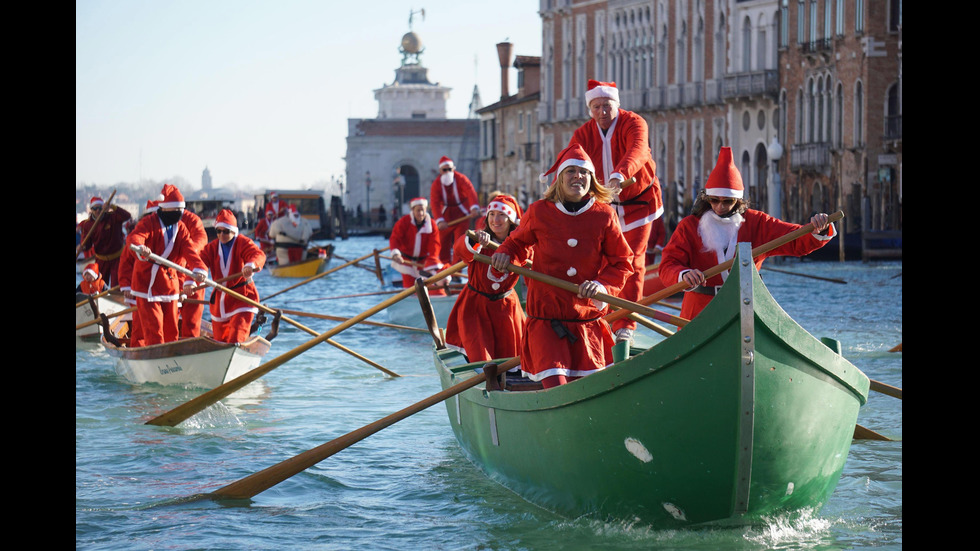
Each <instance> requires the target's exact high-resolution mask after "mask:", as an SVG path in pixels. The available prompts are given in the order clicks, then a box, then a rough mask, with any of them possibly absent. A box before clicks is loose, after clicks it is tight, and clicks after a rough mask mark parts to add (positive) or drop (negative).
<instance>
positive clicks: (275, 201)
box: [265, 191, 289, 220]
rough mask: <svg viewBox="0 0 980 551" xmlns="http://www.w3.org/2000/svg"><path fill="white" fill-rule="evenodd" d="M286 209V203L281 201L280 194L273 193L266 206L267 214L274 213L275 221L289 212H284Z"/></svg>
mask: <svg viewBox="0 0 980 551" xmlns="http://www.w3.org/2000/svg"><path fill="white" fill-rule="evenodd" d="M285 208H286V203H285V202H283V201H280V200H279V194H278V193H276V192H274V191H273V192H272V193H270V194H269V202H268V203H266V204H265V213H266V214H268V213H270V212H271V213H272V219H273V220H275V219H276V218H279V217H280V216H282V215H283V214H285V213H288V212H289V211H288V210H286V211H284V210H283V209H285Z"/></svg>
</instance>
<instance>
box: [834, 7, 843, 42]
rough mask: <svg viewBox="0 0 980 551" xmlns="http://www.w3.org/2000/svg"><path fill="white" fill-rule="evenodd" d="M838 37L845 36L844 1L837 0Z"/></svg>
mask: <svg viewBox="0 0 980 551" xmlns="http://www.w3.org/2000/svg"><path fill="white" fill-rule="evenodd" d="M836 12H837V24H836V33H837V36H844V0H837V8H836Z"/></svg>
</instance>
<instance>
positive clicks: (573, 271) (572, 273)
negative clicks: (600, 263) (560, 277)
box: [565, 266, 578, 277]
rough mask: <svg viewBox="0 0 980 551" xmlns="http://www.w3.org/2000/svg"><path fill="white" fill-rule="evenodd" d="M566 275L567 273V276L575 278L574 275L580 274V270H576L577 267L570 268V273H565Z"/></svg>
mask: <svg viewBox="0 0 980 551" xmlns="http://www.w3.org/2000/svg"><path fill="white" fill-rule="evenodd" d="M565 273H566V274H568V275H569V277H571V276H573V275H575V274H577V273H578V270H576V269H575V267H574V266H572V267H571V268H569V269H568V271H567V272H565Z"/></svg>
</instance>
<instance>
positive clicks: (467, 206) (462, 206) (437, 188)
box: [429, 156, 480, 264]
mask: <svg viewBox="0 0 980 551" xmlns="http://www.w3.org/2000/svg"><path fill="white" fill-rule="evenodd" d="M439 171H440V175H439V176H438V177H437V178H436V179H435V180H433V181H432V189H431V192H430V194H429V196H430V197H431V199H432V216H433V218H435V221H436V225H437V226H438V225H439V223H440V222H445V223H447V224H448V223H450V222H453V221H455V220H458V219H460V218H462V217H464V216H466V215H468V214H470V213H471V212H473V211H476V212H477V213H479V212H480V201H479V199H478V198H477V196H476V189H474V188H473V182H471V181H470V179H469V178H467V177H466V175H465V174H463V173H462V172H457V171H456V164H455V163H454V162H453V160H452V159H450V158H449V157H446V156H443V157H442V158H441V159H439ZM469 226H470V225H469V224H467V223H465V222H460V223H457V224H455V225H452V226H449V227H448V228H446V229H444V230H439V234H440V244H441V248H440V250H439V259H440V260H441V261H442V262H444V263H446V264H451V263H452V261H453V246H454V244H455V243H456V240H457V239H459V236H461V235H466V230H467V229H469Z"/></svg>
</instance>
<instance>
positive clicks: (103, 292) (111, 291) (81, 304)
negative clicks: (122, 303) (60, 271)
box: [75, 285, 119, 308]
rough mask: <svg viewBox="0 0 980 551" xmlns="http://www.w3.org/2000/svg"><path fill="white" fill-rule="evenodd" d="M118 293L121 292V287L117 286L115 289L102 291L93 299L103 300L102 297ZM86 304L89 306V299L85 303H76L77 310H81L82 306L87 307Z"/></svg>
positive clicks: (93, 296)
mask: <svg viewBox="0 0 980 551" xmlns="http://www.w3.org/2000/svg"><path fill="white" fill-rule="evenodd" d="M117 291H119V285H116V286H115V287H113V288H111V289H106V290H105V291H102V292H101V293H96V294H94V295H92V296H91V298H95V299H98V298H102V297H104V296H106V295H108V294H109V293H115V292H117ZM86 304H88V298H86V299H85V300H83V301H80V302H76V303H75V308H81V307H82V306H85V305H86Z"/></svg>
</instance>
